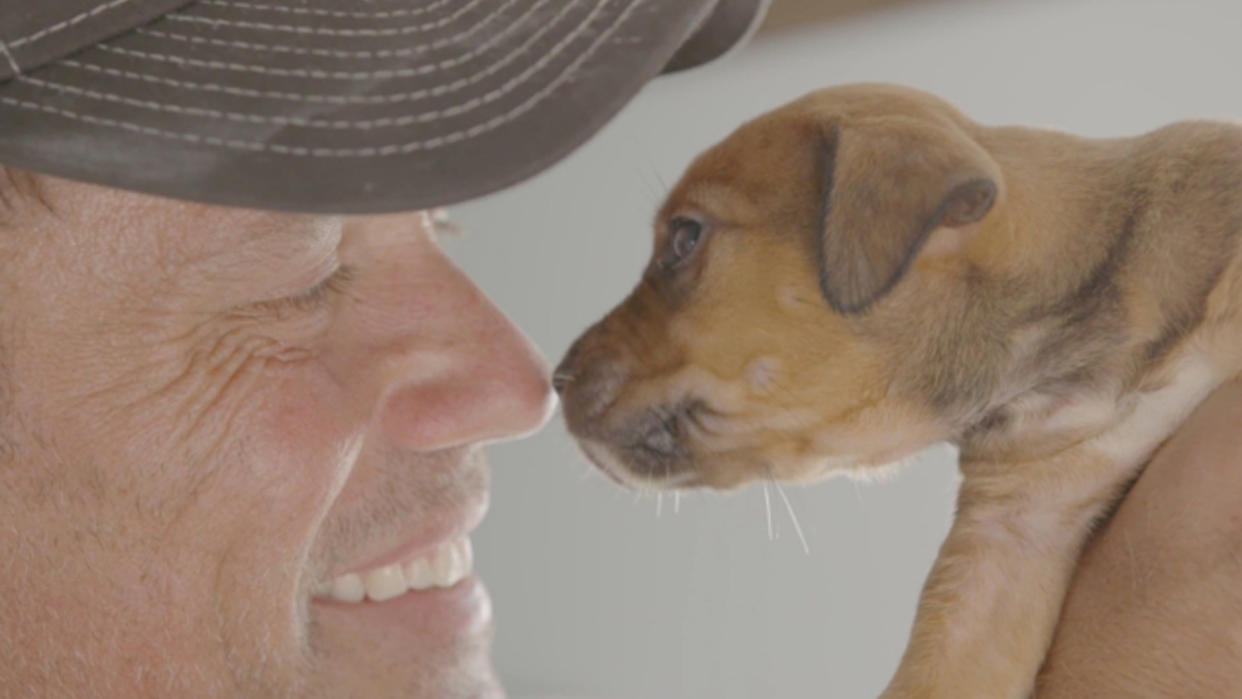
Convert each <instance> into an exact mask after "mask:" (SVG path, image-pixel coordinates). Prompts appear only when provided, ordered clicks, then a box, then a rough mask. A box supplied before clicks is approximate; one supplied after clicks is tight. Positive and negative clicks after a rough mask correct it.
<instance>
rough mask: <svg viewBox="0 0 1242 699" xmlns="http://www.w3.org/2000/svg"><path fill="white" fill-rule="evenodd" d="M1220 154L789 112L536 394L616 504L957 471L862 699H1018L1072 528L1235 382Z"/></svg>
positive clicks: (712, 185) (853, 95) (707, 181)
mask: <svg viewBox="0 0 1242 699" xmlns="http://www.w3.org/2000/svg"><path fill="white" fill-rule="evenodd" d="M1240 236H1242V128H1239V127H1237V126H1231V125H1225V124H1219V123H1207V122H1197V123H1181V124H1175V125H1173V126H1169V127H1166V128H1163V129H1160V130H1158V131H1155V132H1152V133H1150V134H1147V135H1144V136H1140V137H1137V138H1130V139H1117V140H1088V139H1083V138H1078V137H1075V136H1070V135H1065V134H1061V133H1054V132H1050V131H1039V130H1033V129H1025V128H1012V127H1005V128H992V127H985V126H981V125H979V124H976V123H974V122H972V121H970V120H969V119H967V118H966V117H965V116H963V115H962V114H960V113H959V112H958V111H957V110H956V109H954V108H953V107H952V106H950V105H948V104H946V103H945V102H943V101H941V100H939V99H937V98H935V97H933V96H930V95H927V94H924V93H920V92H916V91H913V90H909V89H904V88H899V87H893V86H884V85H856V86H846V87H839V88H833V89H828V90H824V91H821V92H816V93H813V94H811V95H808V96H806V97H804V98H803V99H800V100H798V101H796V102H793V103H791V104H789V105H786V106H784V107H782V108H780V109H777V110H776V111H773V112H770V113H768V114H766V115H764V116H761V117H759V118H758V119H755V120H754V121H751V122H750V123H747V124H745V125H743V126H742V127H741V128H739V129H738V130H737V131H736V132H735V133H734V134H732V135H731V136H730V137H729V138H727V139H726V140H725V141H724V142H722V143H720V144H719V145H717V146H715V147H714V148H712V149H711V150H709V151H707V152H706V153H704V154H703V155H702V156H700V157H699V158H698V159H697V160H696V161H695V162H694V164H693V165H692V166H691V167H690V169H689V171H688V172H687V173H686V174H685V176H684V177H683V178H682V180H681V182H680V183H679V184H678V185H677V186H676V187H675V188H674V190H673V192H672V194H671V195H670V196H669V198H668V201H667V203H666V204H665V205H664V206H663V208H662V209H661V210H660V212H659V215H658V216H657V217H656V221H655V251H654V254H653V256H652V259H651V262H650V264H649V265H648V267H647V269H646V271H645V272H644V274H643V277H642V281H641V282H640V283H639V285H638V287H637V288H636V289H635V290H634V292H633V293H632V294H631V295H630V296H629V298H627V299H626V300H625V301H624V302H623V303H622V304H621V305H620V306H618V307H617V308H616V309H615V310H613V311H612V312H611V313H609V314H608V316H607V317H605V318H604V319H603V320H602V321H601V322H600V323H598V324H596V325H595V326H594V327H592V328H591V329H590V330H588V331H587V332H586V333H585V334H584V335H583V337H581V338H580V339H579V340H578V341H577V343H575V345H574V346H573V348H572V349H571V350H570V352H569V354H568V356H567V357H566V358H565V360H564V361H563V362H562V364H561V367H560V368H559V369H558V370H557V375H556V379H555V383H556V384H557V388H558V390H559V391H560V392H561V395H562V398H563V401H564V406H565V416H566V418H567V421H568V424H569V427H570V429H571V431H572V432H573V434H574V435H575V436H576V437H577V438H578V440H579V443H580V444H581V446H582V448H583V450H584V451H585V452H586V454H587V455H588V456H589V457H590V458H591V459H592V460H593V461H595V462H596V463H597V464H598V465H599V466H600V468H601V469H603V470H604V471H605V472H606V473H608V474H609V475H610V476H612V477H613V478H614V479H616V480H618V481H620V482H622V483H625V484H629V485H641V486H646V487H656V488H662V487H688V486H710V487H716V488H733V487H736V486H738V485H740V484H742V483H745V482H747V481H750V480H755V479H761V478H766V477H769V476H771V477H775V478H780V479H786V480H792V481H809V480H815V479H820V478H824V477H826V476H829V475H832V474H834V473H840V472H849V471H856V470H858V469H866V468H868V467H871V466H875V465H879V464H885V463H888V462H891V461H893V460H895V459H898V458H900V457H902V456H904V455H906V454H908V453H911V452H913V451H915V450H919V449H922V448H923V447H926V446H928V445H930V444H932V443H934V442H938V441H942V440H947V441H950V442H953V443H955V444H956V445H957V446H958V447H959V448H960V453H961V471H962V474H963V482H962V487H961V492H960V495H959V500H958V508H957V514H956V518H955V520H954V523H953V527H952V530H951V532H950V533H949V536H948V538H947V540H946V541H945V543H944V545H943V547H942V549H941V551H940V555H939V558H938V559H937V560H936V563H935V565H934V567H933V569H932V571H931V575H930V578H929V579H928V581H927V583H926V586H925V588H924V590H923V594H922V598H921V600H920V603H919V609H918V614H917V618H916V620H915V624H914V629H913V633H912V637H911V639H910V643H909V646H908V648H907V650H906V653H905V656H904V658H903V659H902V662H901V665H900V667H899V668H898V670H897V673H896V676H895V677H894V679H893V680H892V683H891V684H890V685H889V687H888V689H887V690H886V692H885V696H887V697H916V696H917V697H952V698H954V699H960V698H964V697H965V698H970V697H987V698H1000V697H1022V696H1026V695H1027V694H1028V693H1029V692H1030V691H1031V687H1032V683H1033V680H1034V677H1035V674H1036V671H1037V670H1038V669H1039V666H1040V663H1041V660H1042V659H1043V657H1044V653H1045V650H1046V648H1047V646H1048V643H1049V639H1050V637H1051V634H1052V630H1053V627H1054V625H1055V623H1056V620H1057V615H1058V612H1059V609H1060V606H1061V601H1062V596H1063V594H1064V591H1065V587H1066V583H1067V580H1068V578H1069V575H1070V572H1071V570H1072V568H1073V567H1074V565H1075V561H1076V559H1077V557H1078V554H1079V551H1080V548H1081V547H1082V545H1083V542H1084V540H1085V539H1086V538H1087V537H1088V535H1089V533H1090V531H1091V529H1092V526H1093V525H1094V524H1095V523H1097V522H1098V521H1099V520H1100V519H1101V518H1102V517H1104V516H1106V515H1107V513H1108V512H1109V508H1110V506H1111V505H1113V504H1114V503H1115V502H1116V501H1117V500H1118V498H1119V497H1120V496H1121V495H1122V494H1123V493H1124V491H1125V489H1126V488H1127V486H1128V485H1129V484H1130V483H1131V482H1133V479H1134V478H1135V477H1136V475H1137V474H1138V472H1139V470H1140V469H1141V467H1142V464H1143V463H1144V462H1145V461H1146V459H1147V458H1148V456H1149V455H1150V454H1151V453H1152V451H1153V450H1154V449H1155V448H1156V447H1157V446H1158V445H1159V444H1160V443H1161V442H1162V441H1163V440H1164V439H1165V438H1166V437H1167V436H1168V435H1169V434H1170V433H1171V432H1172V431H1173V430H1174V429H1175V428H1176V427H1177V425H1178V423H1179V422H1180V421H1181V420H1182V419H1183V418H1184V417H1185V416H1186V415H1187V413H1188V412H1189V411H1190V409H1191V408H1192V407H1193V406H1194V405H1195V404H1197V403H1198V402H1199V401H1200V400H1201V399H1202V398H1203V397H1204V396H1205V395H1206V394H1207V393H1208V392H1209V391H1210V390H1211V389H1212V388H1213V387H1215V386H1217V385H1218V384H1220V383H1221V382H1223V381H1225V380H1227V379H1229V378H1231V377H1234V376H1237V375H1238V374H1239V371H1240V369H1242V317H1239V312H1240V311H1242V255H1240V254H1239V252H1238V250H1239V237H1240Z"/></svg>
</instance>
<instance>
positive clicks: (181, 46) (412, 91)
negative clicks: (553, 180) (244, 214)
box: [0, 0, 767, 213]
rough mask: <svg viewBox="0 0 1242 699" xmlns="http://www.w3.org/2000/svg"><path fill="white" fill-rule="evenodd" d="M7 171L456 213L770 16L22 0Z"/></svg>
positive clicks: (568, 147) (667, 9)
mask: <svg viewBox="0 0 1242 699" xmlns="http://www.w3.org/2000/svg"><path fill="white" fill-rule="evenodd" d="M6 5H8V7H6V8H4V9H3V10H0V163H4V164H7V165H11V166H14V167H18V168H24V169H29V170H34V171H37V172H43V173H48V174H52V175H58V176H62V177H67V178H71V179H78V180H84V181H88V182H94V183H98V184H104V185H108V186H112V187H120V188H124V189H133V190H137V191H142V192H149V193H152V194H159V195H164V196H170V197H175V198H181V199H190V200H196V201H203V202H209V203H216V204H225V205H231V206H251V207H258V208H267V209H286V210H292V211H306V212H332V213H364V212H384V211H400V210H412V209H420V208H429V207H435V206H442V205H446V204H453V203H456V202H460V201H463V200H465V199H470V198H472V197H477V196H480V195H483V194H486V193H488V192H492V191H495V190H497V189H500V188H503V187H505V186H508V185H510V184H513V183H515V182H517V181H519V180H522V179H524V178H527V177H529V176H531V175H533V174H535V173H537V172H539V171H541V170H543V169H544V168H546V167H548V166H550V165H551V164H553V163H555V162H556V161H558V160H559V159H561V158H562V157H564V156H565V155H567V154H568V153H569V152H570V151H572V150H573V149H574V148H576V147H577V146H579V145H580V144H582V143H583V142H584V141H585V140H587V139H588V138H589V137H590V136H591V135H592V134H594V133H595V132H596V131H597V130H598V129H599V128H600V127H601V126H603V125H604V123H605V122H607V121H608V120H609V119H610V118H611V117H612V116H614V115H615V114H616V113H617V112H618V111H619V110H620V109H621V107H622V106H623V105H624V104H625V103H626V102H628V101H629V100H630V99H631V98H632V97H633V96H634V94H635V93H637V92H638V90H639V89H640V88H641V87H642V85H643V84H644V83H646V82H647V81H648V80H650V79H651V78H652V77H654V76H655V75H657V74H659V73H660V72H662V71H670V70H679V69H683V68H687V67H691V66H694V65H698V64H700V63H702V62H705V61H708V60H711V59H713V58H716V57H717V56H720V55H721V54H723V53H725V52H726V51H727V50H728V49H729V48H730V47H732V46H734V45H736V44H738V43H740V42H742V41H743V40H745V39H746V38H747V37H748V36H749V34H750V33H751V32H752V31H753V30H754V28H755V27H756V26H757V25H758V23H759V20H760V18H761V17H762V15H763V11H764V9H765V8H766V5H767V0H354V1H353V2H345V1H344V0H196V1H192V2H187V1H186V0H38V2H34V1H33V0H30V1H27V0H16V1H14V2H10V3H6Z"/></svg>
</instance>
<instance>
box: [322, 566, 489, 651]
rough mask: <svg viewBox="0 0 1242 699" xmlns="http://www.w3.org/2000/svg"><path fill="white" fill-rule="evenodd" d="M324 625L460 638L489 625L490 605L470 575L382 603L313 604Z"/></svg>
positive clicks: (329, 602)
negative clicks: (360, 625)
mask: <svg viewBox="0 0 1242 699" xmlns="http://www.w3.org/2000/svg"><path fill="white" fill-rule="evenodd" d="M313 608H314V609H316V610H318V611H319V613H320V615H321V620H322V621H323V622H326V623H335V622H338V621H339V622H342V623H347V624H364V625H366V626H367V627H368V628H369V629H383V633H384V634H385V635H388V634H389V633H392V634H397V635H410V636H422V637H436V638H441V639H445V638H447V637H451V636H453V637H461V636H469V635H473V634H478V633H483V632H485V631H486V630H487V629H488V628H489V627H490V625H491V620H492V603H491V600H490V598H488V596H487V590H486V589H485V588H484V587H483V583H482V582H481V581H480V580H479V578H478V576H476V575H473V574H471V575H470V576H468V577H466V578H464V579H463V580H461V581H460V582H458V583H457V584H456V585H453V586H452V587H442V588H431V589H428V590H410V591H409V592H406V593H405V594H403V595H400V596H398V597H394V598H392V599H389V600H385V601H383V602H372V601H370V600H367V601H364V602H358V603H354V604H350V603H345V602H335V601H332V600H326V599H318V598H316V599H315V600H314V605H313Z"/></svg>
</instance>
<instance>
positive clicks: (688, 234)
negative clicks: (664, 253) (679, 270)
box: [667, 216, 703, 266]
mask: <svg viewBox="0 0 1242 699" xmlns="http://www.w3.org/2000/svg"><path fill="white" fill-rule="evenodd" d="M702 238H703V224H702V223H699V222H698V221H696V220H694V219H692V218H686V217H684V216H678V217H677V218H675V219H673V220H672V222H670V223H669V237H668V249H669V255H668V258H667V264H668V265H669V266H672V265H676V264H678V263H680V262H682V261H683V260H685V259H686V258H688V257H689V256H690V254H691V253H692V252H694V250H695V248H697V247H698V246H699V241H700V240H702Z"/></svg>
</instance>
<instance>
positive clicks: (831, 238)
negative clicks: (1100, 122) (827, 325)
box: [819, 117, 1000, 313]
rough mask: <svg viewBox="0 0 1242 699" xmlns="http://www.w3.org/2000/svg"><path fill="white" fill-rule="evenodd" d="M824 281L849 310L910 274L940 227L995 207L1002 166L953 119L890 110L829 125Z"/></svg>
mask: <svg viewBox="0 0 1242 699" xmlns="http://www.w3.org/2000/svg"><path fill="white" fill-rule="evenodd" d="M820 135H821V137H822V138H823V145H822V151H823V152H822V157H821V159H820V163H821V164H820V166H821V167H822V168H823V171H822V172H823V175H822V179H821V183H822V190H821V194H820V195H821V196H822V197H823V199H822V201H821V215H820V221H821V225H822V228H821V230H820V237H819V247H820V270H819V281H820V288H821V289H822V290H823V293H824V296H825V297H826V298H827V299H828V303H830V304H831V305H832V307H833V308H834V309H836V310H837V311H838V312H842V313H852V312H858V311H862V310H865V309H866V308H867V307H868V306H869V305H871V304H872V303H873V302H875V301H876V300H877V299H879V298H880V297H882V296H883V295H884V294H885V293H886V292H888V290H889V289H891V288H892V287H893V285H894V284H896V283H897V281H898V280H899V279H901V277H902V275H904V274H905V272H906V269H907V268H908V267H909V266H910V263H911V262H912V261H913V259H914V257H915V255H916V254H917V253H918V251H919V249H920V248H922V246H923V243H924V242H925V241H926V240H927V237H928V236H929V235H930V234H931V232H932V231H934V230H935V229H937V228H939V227H949V228H960V227H963V226H967V225H970V224H972V223H976V222H978V221H979V220H980V219H982V218H983V217H984V216H985V215H986V214H987V213H988V211H990V210H991V209H992V205H993V203H994V202H995V201H996V197H997V188H998V186H999V183H1000V167H999V166H998V165H997V164H996V161H995V160H993V159H992V157H991V156H990V155H988V153H987V151H985V150H983V148H982V147H981V146H980V145H979V144H978V143H976V142H974V141H973V140H972V139H971V138H969V137H968V136H967V135H966V134H965V133H963V132H962V131H961V130H960V129H958V128H957V127H956V126H954V125H952V124H948V123H946V124H940V123H935V122H927V121H923V120H915V119H911V118H908V117H884V118H876V119H874V120H870V121H866V122H858V123H851V124H849V125H846V126H841V125H832V126H829V127H827V128H825V129H823V130H821V131H820Z"/></svg>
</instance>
